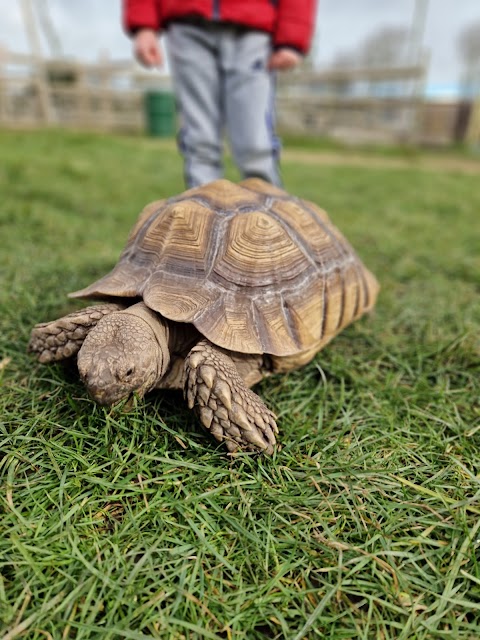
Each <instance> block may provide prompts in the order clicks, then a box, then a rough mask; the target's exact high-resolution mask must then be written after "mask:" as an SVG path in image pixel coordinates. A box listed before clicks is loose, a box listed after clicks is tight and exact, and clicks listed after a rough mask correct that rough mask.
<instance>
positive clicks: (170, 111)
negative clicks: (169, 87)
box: [145, 91, 175, 137]
mask: <svg viewBox="0 0 480 640" xmlns="http://www.w3.org/2000/svg"><path fill="white" fill-rule="evenodd" d="M145 117H146V125H147V132H148V134H149V135H151V136H157V137H170V136H173V135H175V97H174V95H173V93H170V92H167V91H147V93H146V94H145Z"/></svg>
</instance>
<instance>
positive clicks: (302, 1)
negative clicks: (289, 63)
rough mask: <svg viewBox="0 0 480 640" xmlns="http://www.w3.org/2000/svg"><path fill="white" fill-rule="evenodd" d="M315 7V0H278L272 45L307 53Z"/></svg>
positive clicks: (312, 29)
mask: <svg viewBox="0 0 480 640" xmlns="http://www.w3.org/2000/svg"><path fill="white" fill-rule="evenodd" d="M316 9H317V2H316V0H279V2H278V10H277V11H278V13H277V26H276V29H275V33H274V34H273V44H274V47H275V48H277V49H278V48H279V47H291V48H293V49H296V50H297V51H300V53H303V54H305V53H307V52H308V50H309V48H310V45H311V42H312V36H313V31H314V26H315V16H316Z"/></svg>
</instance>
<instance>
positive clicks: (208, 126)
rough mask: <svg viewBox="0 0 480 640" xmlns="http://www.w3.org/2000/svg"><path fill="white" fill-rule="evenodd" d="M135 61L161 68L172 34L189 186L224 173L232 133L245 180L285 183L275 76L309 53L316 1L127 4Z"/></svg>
mask: <svg viewBox="0 0 480 640" xmlns="http://www.w3.org/2000/svg"><path fill="white" fill-rule="evenodd" d="M123 3H124V7H123V8H124V26H125V29H126V30H127V32H128V33H129V34H131V35H132V37H133V39H134V51H135V55H136V57H137V59H138V60H139V61H140V63H142V64H143V65H145V66H147V67H152V66H161V65H162V64H163V59H162V53H161V49H160V47H159V44H158V39H157V36H158V34H159V33H161V32H162V31H165V33H166V43H167V50H168V54H169V62H170V65H171V70H172V77H173V83H174V90H175V94H176V100H177V108H178V113H179V118H180V123H181V128H180V132H179V136H178V142H179V149H180V152H181V153H182V155H183V157H184V170H185V181H186V184H187V186H188V187H193V186H198V185H201V184H205V183H207V182H211V181H212V180H216V179H218V178H220V177H221V176H222V174H223V149H222V138H223V132H224V130H226V133H227V135H228V138H229V141H230V146H231V150H232V154H233V158H234V160H235V163H236V164H237V166H238V168H239V170H240V173H241V174H242V177H244V178H247V177H260V178H263V179H264V180H267V181H269V182H271V183H273V184H277V185H278V184H280V182H281V180H280V175H279V168H278V156H279V142H278V139H277V137H276V135H275V117H274V72H275V71H276V70H286V69H292V68H294V67H295V66H297V65H298V64H299V63H300V62H301V60H302V57H303V55H304V54H305V53H306V52H307V51H308V48H309V46H310V41H311V37H312V32H313V25H314V19H315V8H316V7H315V5H316V3H315V0H276V1H273V0H243V1H242V0H123Z"/></svg>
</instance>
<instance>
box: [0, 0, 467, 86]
mask: <svg viewBox="0 0 480 640" xmlns="http://www.w3.org/2000/svg"><path fill="white" fill-rule="evenodd" d="M31 1H32V3H33V4H34V5H35V4H36V5H37V6H38V5H39V4H40V5H41V4H44V3H47V4H48V6H49V7H50V15H51V18H52V22H53V24H54V26H55V29H56V31H57V33H58V35H59V38H60V40H61V45H62V49H63V51H64V53H65V54H67V55H71V56H74V57H76V58H82V59H87V60H92V59H95V58H96V57H98V54H99V51H100V50H107V51H108V52H109V54H110V56H111V57H112V58H123V59H125V58H128V57H129V56H130V52H131V47H130V42H129V40H128V38H127V37H126V36H125V35H124V33H123V31H122V28H121V0H76V1H75V0H31ZM418 1H419V2H422V0H418ZM423 1H424V2H427V1H428V0H423ZM20 6H21V2H20V0H0V46H4V47H6V48H8V49H11V50H12V51H18V52H25V51H28V50H29V45H28V40H27V37H26V34H25V27H24V24H23V20H22V16H21V11H20ZM414 8H415V0H320V2H319V9H318V16H317V38H316V44H315V48H314V51H315V59H316V61H317V64H318V65H319V66H321V67H326V66H328V64H329V62H330V61H331V60H332V59H333V58H334V57H335V55H336V54H337V53H340V52H351V51H354V50H356V49H358V48H359V47H360V46H361V44H362V42H363V41H364V40H365V39H366V37H367V36H368V35H369V34H371V33H373V32H374V31H376V30H378V29H379V28H381V27H382V26H387V25H388V26H400V27H406V28H408V27H409V25H410V24H411V22H412V16H413V14H414ZM478 21H480V0H429V1H428V14H427V22H426V27H425V32H424V37H423V42H424V45H425V47H426V48H427V49H428V50H429V52H430V58H429V60H430V62H429V74H428V84H429V85H430V86H435V87H436V88H441V87H445V88H448V87H451V86H452V85H455V84H456V83H457V82H458V80H459V76H460V71H461V61H460V58H459V55H458V52H457V41H458V35H459V33H460V32H461V31H462V29H463V28H465V27H466V26H468V25H469V24H471V23H472V22H478ZM45 50H47V48H45Z"/></svg>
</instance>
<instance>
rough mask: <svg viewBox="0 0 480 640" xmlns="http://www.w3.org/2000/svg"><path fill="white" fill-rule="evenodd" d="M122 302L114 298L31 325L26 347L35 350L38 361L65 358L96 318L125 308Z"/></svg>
mask: <svg viewBox="0 0 480 640" xmlns="http://www.w3.org/2000/svg"><path fill="white" fill-rule="evenodd" d="M125 306H126V305H123V304H117V303H115V302H112V303H108V304H96V305H93V306H91V307H86V308H85V309H80V310H79V311H74V312H73V313H69V314H68V315H66V316H63V318H59V319H58V320H52V321H51V322H41V323H40V324H37V325H35V327H34V328H33V329H32V333H31V334H30V341H29V343H28V351H30V352H31V353H35V354H37V357H38V360H39V362H41V363H42V364H47V363H49V362H58V361H59V360H66V359H67V358H70V357H71V356H74V355H76V354H77V353H78V351H79V349H80V347H81V346H82V344H83V341H84V340H85V338H86V336H87V334H88V332H89V331H90V329H92V328H93V327H94V326H95V325H96V324H97V323H98V321H99V320H101V319H102V318H103V317H104V316H106V315H108V314H109V313H112V312H113V311H121V310H122V309H125Z"/></svg>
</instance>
